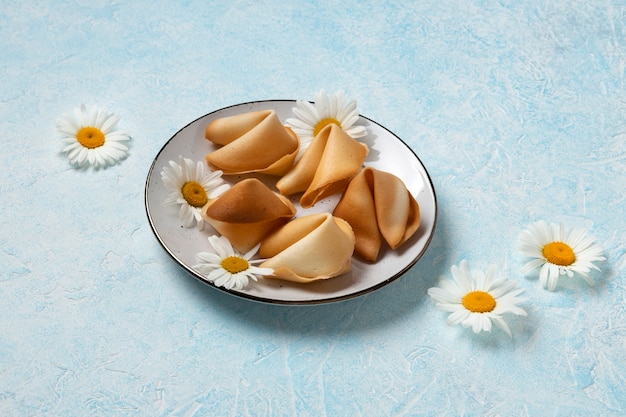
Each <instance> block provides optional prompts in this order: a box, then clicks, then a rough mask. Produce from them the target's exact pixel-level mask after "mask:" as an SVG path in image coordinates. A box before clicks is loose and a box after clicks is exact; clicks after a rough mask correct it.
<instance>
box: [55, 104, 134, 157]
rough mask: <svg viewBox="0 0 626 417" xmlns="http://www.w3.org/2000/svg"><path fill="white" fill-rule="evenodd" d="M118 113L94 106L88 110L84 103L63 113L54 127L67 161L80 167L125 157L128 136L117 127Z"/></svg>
mask: <svg viewBox="0 0 626 417" xmlns="http://www.w3.org/2000/svg"><path fill="white" fill-rule="evenodd" d="M119 121H120V116H116V115H114V114H111V113H108V112H107V111H106V110H104V109H100V108H96V109H93V110H92V111H91V112H89V111H87V107H85V105H84V104H83V105H81V106H80V108H76V109H74V115H73V116H72V115H67V114H65V115H63V117H62V118H60V119H58V120H57V121H56V125H57V131H58V132H59V133H60V134H61V140H62V141H63V143H64V144H65V147H64V148H63V152H64V153H66V154H67V158H68V159H69V161H70V163H71V164H73V165H77V166H79V167H81V168H84V167H88V166H90V165H91V166H93V167H95V168H100V167H106V166H108V165H115V164H116V163H117V162H118V161H120V160H122V159H124V158H126V156H127V154H128V147H127V146H126V145H125V144H124V142H127V141H129V140H130V136H129V135H128V133H126V132H124V131H121V130H118V129H117V124H118V122H119Z"/></svg>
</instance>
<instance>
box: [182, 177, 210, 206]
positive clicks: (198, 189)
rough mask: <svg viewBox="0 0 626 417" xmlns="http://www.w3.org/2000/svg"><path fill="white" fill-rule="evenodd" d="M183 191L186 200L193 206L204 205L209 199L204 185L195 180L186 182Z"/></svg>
mask: <svg viewBox="0 0 626 417" xmlns="http://www.w3.org/2000/svg"><path fill="white" fill-rule="evenodd" d="M181 192H182V193H183V198H184V199H185V201H187V203H189V205H190V206H192V207H203V206H204V205H205V204H206V203H207V201H209V198H208V197H207V195H206V191H204V188H203V187H202V185H200V184H199V183H197V182H195V181H187V182H186V183H184V184H183V188H181Z"/></svg>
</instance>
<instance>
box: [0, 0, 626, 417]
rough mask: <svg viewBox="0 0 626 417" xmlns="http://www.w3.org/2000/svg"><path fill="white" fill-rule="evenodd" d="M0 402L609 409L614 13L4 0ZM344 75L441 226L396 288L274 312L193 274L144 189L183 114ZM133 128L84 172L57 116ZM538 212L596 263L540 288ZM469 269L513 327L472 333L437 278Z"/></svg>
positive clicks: (407, 412) (127, 412)
mask: <svg viewBox="0 0 626 417" xmlns="http://www.w3.org/2000/svg"><path fill="white" fill-rule="evenodd" d="M0 9H1V10H2V13H0V50H1V51H2V59H1V60H0V142H1V144H2V156H1V157H0V158H2V169H1V170H0V179H1V182H0V187H1V188H0V196H1V199H2V216H0V264H1V270H0V414H1V415H3V416H40V415H41V416H68V415H97V416H137V415H145V416H181V417H182V416H187V417H188V416H209V415H211V416H212V415H218V416H270V415H271V416H295V415H298V416H338V415H342V416H459V415H463V416H545V415H550V416H589V415H602V416H623V415H624V414H626V388H625V387H626V353H625V352H626V351H625V350H624V343H625V342H626V324H625V323H626V320H625V319H626V304H625V299H626V296H625V292H624V286H625V272H624V271H625V267H626V249H625V247H626V228H625V227H624V226H625V221H624V219H625V217H626V216H625V212H624V207H625V206H626V204H625V200H626V187H624V175H625V172H626V140H625V139H626V117H625V116H626V99H625V97H626V91H625V86H624V82H625V68H626V4H625V3H624V2H622V1H615V0H610V1H590V2H589V1H584V2H583V1H573V0H570V1H560V2H542V1H524V2H516V1H507V0H503V1H498V2H483V1H477V0H473V1H467V2H450V1H421V2H413V1H396V2H357V1H345V2H342V3H341V4H334V2H294V1H267V2H252V1H240V2H200V1H186V2H165V1H143V0H138V1H134V2H116V1H105V0H96V1H84V0H80V1H74V2H69V1H54V2H52V1H47V2H46V1H28V2H26V1H16V2H8V1H0ZM320 89H325V90H326V91H328V92H333V91H336V90H339V89H344V90H345V91H346V92H347V93H348V95H349V96H350V97H352V98H355V99H357V100H358V103H359V109H360V112H361V113H362V114H363V115H365V116H367V117H369V118H371V119H373V120H376V121H377V122H379V123H381V124H383V125H384V126H386V127H387V128H389V129H390V130H392V131H393V132H394V133H396V134H397V135H398V136H399V137H401V138H402V139H403V140H405V141H406V142H407V143H408V144H409V145H410V146H411V147H412V148H413V149H414V150H415V152H416V153H417V154H418V155H419V157H420V159H421V160H422V161H423V163H424V164H425V166H426V167H427V169H428V171H429V173H430V175H431V177H432V179H433V183H434V185H435V188H436V190H437V196H438V202H439V209H440V212H439V221H438V225H437V230H436V234H435V237H434V240H433V242H432V244H431V246H430V248H429V249H428V251H427V253H426V255H425V256H424V257H423V258H422V260H421V261H420V262H419V263H418V264H417V265H416V266H415V267H414V268H412V269H411V270H410V271H409V272H408V273H407V274H406V275H405V276H404V277H403V278H401V279H399V280H397V281H396V282H394V283H392V284H391V285H389V286H387V287H384V288H382V289H381V290H379V291H376V292H374V293H371V294H369V295H366V296H363V297H359V298H356V299H354V300H351V301H347V302H342V303H337V304H331V305H325V306H315V307H302V308H300V307H284V306H272V305H265V304H258V303H254V302H250V301H246V300H241V299H238V298H235V297H232V296H229V295H227V294H223V293H220V292H218V291H215V290H214V289H212V288H210V287H208V286H205V285H202V284H201V283H199V282H197V281H196V280H194V279H192V278H190V277H189V276H187V275H186V274H185V273H184V272H183V271H182V270H181V269H180V268H179V267H178V266H177V265H175V264H174V263H173V262H172V261H171V259H170V258H169V257H168V256H166V254H165V252H164V251H163V250H162V248H161V247H160V246H159V244H158V243H157V241H156V239H155V238H154V236H153V234H152V232H151V230H150V227H149V225H148V222H147V219H146V215H145V209H144V203H143V191H144V182H145V178H146V174H147V172H148V169H149V167H150V164H151V162H152V160H153V158H154V157H155V155H156V153H157V152H158V150H159V149H160V148H161V147H162V145H163V144H164V143H165V141H166V140H167V139H168V138H169V137H170V136H171V135H172V134H174V133H175V132H176V131H177V130H178V129H180V128H181V127H182V126H184V125H186V124H187V123H189V122H190V121H192V120H194V119H196V118H197V117H199V116H201V115H203V114H206V113H208V112H210V111H213V110H216V109H218V108H221V107H224V106H228V105H231V104H236V103H240V102H245V101H251V100H262V99H298V98H301V99H312V98H313V96H314V93H315V92H316V91H317V90H320ZM81 103H85V104H87V105H98V106H102V107H106V108H108V109H109V110H110V111H113V112H115V113H117V114H119V115H121V116H122V121H121V125H122V127H123V128H125V129H126V130H128V131H130V133H131V135H132V137H133V140H132V142H131V149H130V155H129V157H128V158H127V159H126V160H125V161H123V162H122V163H120V164H119V165H116V166H113V167H111V168H109V169H106V170H99V171H93V170H86V171H81V170H76V169H73V168H71V167H70V166H69V164H68V162H67V159H66V158H65V157H64V156H63V155H62V154H61V152H60V151H61V144H60V142H59V140H58V136H57V134H56V132H55V123H54V121H55V119H57V118H58V117H60V116H61V115H62V114H63V113H67V112H71V111H72V109H73V108H74V107H76V106H78V105H80V104H81ZM540 219H544V220H546V221H548V222H561V221H562V222H564V223H566V224H567V225H568V226H572V227H574V226H576V227H579V226H587V227H591V232H592V233H593V234H594V235H595V236H597V239H598V242H599V243H600V244H601V245H602V246H603V247H604V248H605V255H606V257H607V261H606V262H603V263H602V264H600V266H601V268H602V272H601V273H596V274H595V275H594V277H595V279H596V280H597V281H598V283H597V285H596V286H595V287H588V286H587V285H586V284H585V283H584V282H583V281H582V280H581V279H578V280H572V281H564V282H563V284H562V285H561V286H560V287H559V288H558V290H557V291H556V292H554V293H549V292H547V291H545V290H543V289H542V288H541V287H540V285H539V283H538V282H537V280H535V279H532V278H526V277H522V276H521V275H520V273H519V269H520V267H521V266H522V265H523V263H524V261H525V260H524V259H522V258H521V257H520V254H519V253H518V252H517V251H516V245H517V242H516V238H517V235H518V234H519V232H521V230H523V229H524V228H525V227H526V226H527V225H528V224H529V223H531V222H534V221H536V220H540ZM461 259H467V260H468V261H469V262H470V265H471V266H472V267H476V268H483V269H485V270H486V268H487V267H488V265H489V264H492V263H495V264H496V265H498V267H499V268H500V271H501V273H502V274H503V275H505V276H507V277H509V278H512V279H517V280H519V285H520V286H521V287H523V288H525V293H526V296H527V297H528V298H529V300H528V301H527V302H526V303H525V304H524V308H526V310H527V311H528V313H529V315H528V317H527V318H517V317H515V318H513V319H511V320H510V321H509V323H510V324H511V327H512V330H513V333H514V337H513V339H512V340H510V339H509V338H508V337H507V336H506V335H505V334H504V333H503V332H501V331H498V330H495V331H494V332H493V333H492V334H489V335H481V336H475V335H474V334H473V333H472V332H471V331H470V330H469V329H463V328H461V327H452V328H449V327H447V326H446V324H445V314H444V313H441V312H439V311H437V310H436V309H435V308H434V303H433V302H432V301H431V300H430V299H429V298H428V296H427V295H426V290H427V289H428V288H429V287H430V286H433V285H435V284H436V281H437V278H438V277H439V276H440V275H448V274H449V268H450V266H451V265H453V264H458V263H459V262H460V260H461Z"/></svg>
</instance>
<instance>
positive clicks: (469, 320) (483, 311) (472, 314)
mask: <svg viewBox="0 0 626 417" xmlns="http://www.w3.org/2000/svg"><path fill="white" fill-rule="evenodd" d="M451 271H452V278H453V279H452V280H450V279H447V278H445V277H441V278H440V280H439V286H438V287H432V288H429V289H428V295H430V297H431V298H432V299H433V300H434V301H435V303H436V306H437V308H438V309H439V310H442V311H447V312H449V313H450V315H449V316H448V324H449V325H454V324H462V325H463V326H464V327H471V328H472V330H473V331H474V333H480V332H481V331H485V332H489V331H491V328H492V322H493V323H495V324H496V326H498V327H499V328H500V329H502V330H504V332H506V334H508V335H509V337H511V336H512V335H511V329H510V328H509V325H508V324H507V323H506V321H505V320H504V318H503V317H502V315H503V314H504V313H512V314H516V315H520V316H525V315H526V311H524V310H523V309H522V308H520V307H518V306H517V304H519V303H521V302H523V301H525V298H520V297H518V296H519V295H520V294H521V293H522V292H523V291H524V290H523V289H521V288H517V284H516V283H515V281H512V280H507V279H503V278H501V279H497V278H496V266H495V265H492V266H490V267H489V269H488V270H487V273H486V274H484V273H483V272H482V271H470V269H469V265H468V263H467V261H465V260H463V261H461V263H460V265H459V266H456V265H453V266H452V268H451Z"/></svg>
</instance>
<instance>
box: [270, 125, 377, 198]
mask: <svg viewBox="0 0 626 417" xmlns="http://www.w3.org/2000/svg"><path fill="white" fill-rule="evenodd" d="M368 153H369V148H368V147H367V145H366V144H364V143H361V142H358V141H356V140H354V139H353V138H352V137H351V136H350V135H348V134H347V133H346V132H344V130H343V129H342V128H341V127H339V126H337V125H336V124H334V123H331V124H329V125H327V126H326V127H324V128H323V129H322V130H321V131H320V132H319V133H318V134H317V135H316V136H315V138H313V141H312V142H311V144H310V145H309V147H308V148H307V149H306V150H305V151H304V153H303V154H302V157H301V158H300V160H299V161H298V162H297V163H296V165H294V167H293V168H292V169H291V170H290V171H289V172H288V173H287V174H285V176H284V177H282V178H281V179H279V180H278V182H277V183H276V188H278V190H279V191H280V193H281V194H283V195H291V194H295V193H299V192H303V191H304V194H302V197H301V198H300V205H301V206H302V207H303V208H309V207H312V206H313V205H314V204H315V203H317V202H318V201H319V200H321V199H323V198H325V197H328V196H330V195H333V194H335V193H338V192H341V191H343V190H344V189H345V188H346V186H347V185H348V183H349V182H350V179H352V177H354V175H356V173H357V172H359V170H360V169H361V166H362V165H363V162H364V161H365V158H366V157H367V154H368Z"/></svg>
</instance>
